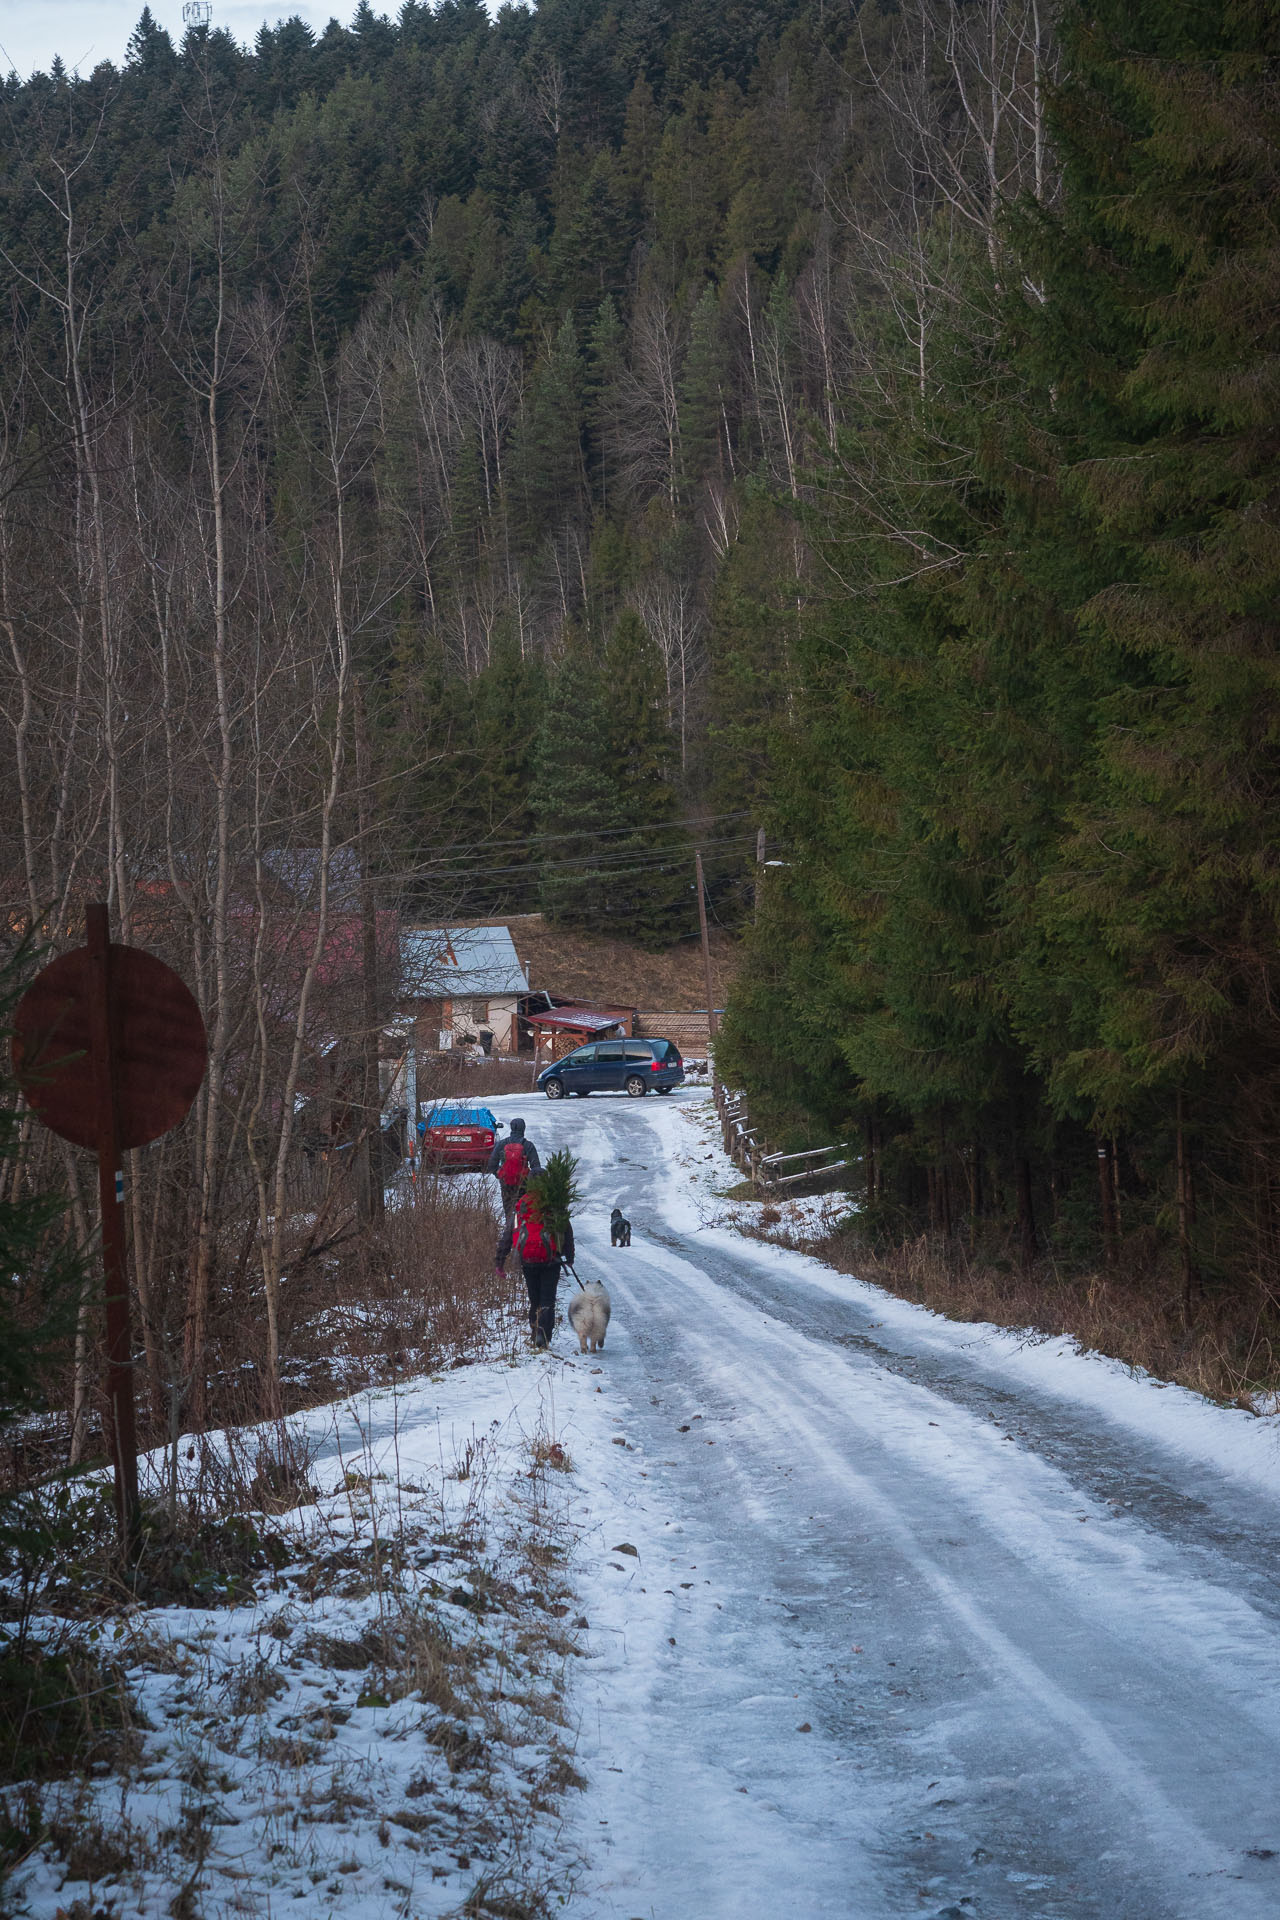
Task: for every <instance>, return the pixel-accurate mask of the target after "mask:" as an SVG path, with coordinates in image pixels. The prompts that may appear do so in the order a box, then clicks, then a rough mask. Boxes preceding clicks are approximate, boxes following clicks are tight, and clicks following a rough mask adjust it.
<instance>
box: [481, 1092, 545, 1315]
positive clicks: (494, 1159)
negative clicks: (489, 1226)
mask: <svg viewBox="0 0 1280 1920" xmlns="http://www.w3.org/2000/svg"><path fill="white" fill-rule="evenodd" d="M541 1171H542V1163H541V1162H540V1160H539V1159H538V1149H537V1148H536V1147H535V1146H534V1144H533V1142H532V1140H526V1139H525V1137H524V1121H523V1120H513V1121H512V1122H511V1137H510V1138H509V1139H507V1140H497V1141H495V1142H494V1148H493V1152H492V1153H491V1154H490V1155H489V1161H488V1165H487V1166H486V1168H485V1172H486V1173H496V1174H497V1176H498V1191H499V1193H500V1194H501V1195H502V1236H501V1238H500V1239H499V1241H498V1251H497V1255H496V1257H495V1260H494V1271H495V1272H496V1273H497V1274H498V1275H499V1276H500V1277H502V1278H504V1279H505V1277H506V1272H507V1255H508V1254H509V1253H510V1251H511V1235H512V1232H513V1228H514V1222H515V1212H516V1202H517V1201H518V1200H519V1198H520V1195H521V1194H522V1193H523V1192H524V1190H525V1187H526V1186H527V1185H528V1183H529V1181H530V1180H531V1179H532V1178H533V1176H534V1175H535V1174H537V1173H540V1172H541Z"/></svg>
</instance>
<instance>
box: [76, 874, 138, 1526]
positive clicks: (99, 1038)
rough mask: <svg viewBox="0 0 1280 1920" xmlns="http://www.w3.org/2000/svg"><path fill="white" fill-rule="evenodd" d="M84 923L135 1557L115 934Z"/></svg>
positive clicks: (115, 1418) (112, 1423)
mask: <svg viewBox="0 0 1280 1920" xmlns="http://www.w3.org/2000/svg"><path fill="white" fill-rule="evenodd" d="M86 919H87V923H88V925H87V931H88V935H89V944H88V948H87V958H88V963H89V964H88V969H87V972H88V982H87V984H88V1000H89V1034H90V1053H91V1057H92V1067H93V1114H94V1132H95V1133H96V1135H97V1143H96V1144H97V1149H98V1208H99V1212H100V1215H101V1218H102V1272H103V1279H104V1281H105V1283H106V1286H105V1296H104V1299H105V1306H106V1322H107V1414H108V1433H107V1439H108V1442H109V1444H110V1447H111V1458H112V1464H113V1465H114V1467H115V1476H116V1520H117V1523H118V1525H119V1528H120V1542H121V1545H122V1546H123V1547H124V1549H125V1552H126V1553H127V1554H128V1555H129V1556H130V1558H132V1557H133V1555H134V1554H135V1553H136V1551H137V1547H138V1442H137V1433H136V1421H135V1416H134V1401H133V1342H132V1340H131V1338H130V1332H129V1270H128V1267H127V1266H126V1264H125V1236H124V1168H123V1165H122V1161H123V1158H124V1154H123V1149H122V1147H121V1145H120V1121H119V1116H118V1114H117V1112H116V1045H115V1036H114V1035H113V1033H112V1031H111V1029H112V1013H113V1011H114V1009H113V1006H112V998H111V935H110V932H109V930H108V926H107V909H106V907H105V905H101V904H99V905H95V906H91V907H90V908H89V909H88V911H87V914H86Z"/></svg>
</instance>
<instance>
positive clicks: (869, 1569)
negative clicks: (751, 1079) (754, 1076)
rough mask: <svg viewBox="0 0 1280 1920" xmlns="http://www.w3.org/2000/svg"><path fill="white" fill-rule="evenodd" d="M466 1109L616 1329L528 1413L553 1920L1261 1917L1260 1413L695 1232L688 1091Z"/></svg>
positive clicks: (1273, 1602)
mask: <svg viewBox="0 0 1280 1920" xmlns="http://www.w3.org/2000/svg"><path fill="white" fill-rule="evenodd" d="M503 1104H504V1105H505V1106H506V1107H507V1108H509V1110H510V1111H511V1112H515V1111H517V1110H522V1111H524V1113H525V1115H526V1118H527V1119H528V1122H529V1131H530V1134H531V1136H532V1137H533V1139H534V1140H535V1142H536V1143H537V1144H538V1145H539V1147H540V1148H549V1147H554V1146H557V1145H560V1144H568V1145H570V1146H572V1147H573V1149H574V1151H575V1152H576V1153H578V1154H579V1155H580V1156H581V1159H582V1163H583V1178H584V1184H585V1185H586V1186H587V1190H588V1193H589V1196H590V1197H589V1201H588V1204H587V1205H586V1207H585V1208H584V1209H583V1212H582V1216H581V1224H580V1229H579V1233H578V1243H579V1246H580V1248H581V1253H582V1257H581V1259H580V1260H579V1266H580V1268H581V1270H582V1272H583V1274H584V1276H586V1275H587V1274H588V1273H592V1274H596V1275H599V1276H603V1277H605V1278H606V1279H607V1282H608V1285H609V1287H610V1290H611V1293H612V1296H613V1302H614V1318H613V1324H612V1327H611V1330H610V1336H609V1344H608V1348H607V1351H606V1354H605V1356H604V1366H603V1370H602V1375H601V1377H600V1379H599V1380H593V1378H592V1376H591V1374H590V1373H589V1372H587V1373H585V1374H584V1372H583V1369H582V1367H581V1366H575V1368H574V1369H573V1371H572V1373H569V1372H568V1371H566V1372H564V1373H563V1374H562V1375H561V1378H560V1381H559V1384H558V1386H557V1388H556V1394H557V1399H556V1417H557V1421H558V1431H559V1433H560V1434H561V1435H562V1437H563V1439H564V1442H565V1444H566V1445H567V1446H568V1448H569V1450H570V1451H571V1453H572V1454H573V1457H574V1459H575V1461H576V1462H577V1463H578V1472H577V1474H576V1476H575V1480H574V1485H575V1487H576V1489H577V1500H578V1513H579V1518H580V1523H581V1526H582V1528H583V1546H582V1550H581V1555H580V1571H579V1575H578V1593H579V1597H580V1599H581V1600H582V1602H583V1606H584V1612H585V1614H586V1616H587V1617H588V1618H589V1619H590V1621H591V1631H590V1633H589V1635H588V1637H587V1643H588V1650H589V1655H590V1657H589V1659H588V1660H587V1661H586V1662H584V1663H582V1664H581V1665H579V1666H577V1667H575V1672H574V1678H575V1680H576V1683H577V1685H576V1699H577V1701H578V1706H579V1713H580V1734H579V1742H578V1749H577V1756H576V1763H577V1765H578V1766H579V1767H580V1768H581V1770H582V1771H583V1772H584V1773H585V1774H586V1775H587V1776H588V1778H589V1780H590V1787H589V1789H588V1791H587V1793H586V1794H585V1795H582V1796H577V1795H574V1796H571V1797H570V1799H569V1801H568V1802H567V1811H568V1813H569V1815H570V1817H571V1818H572V1819H573V1820H574V1822H575V1827H574V1839H575V1840H576V1842H577V1843H578V1845H579V1846H580V1847H581V1849H582V1850H583V1852H584V1853H585V1854H586V1855H587V1856H588V1858H589V1860H590V1862H591V1864H590V1868H589V1871H588V1873H587V1874H586V1876H585V1878H584V1880H583V1882H582V1884H581V1887H580V1889H579V1891H578V1893H577V1895H576V1897H575V1901H574V1910H575V1911H576V1912H579V1913H580V1914H582V1915H583V1916H584V1920H588V1916H589V1917H590V1920H606V1916H607V1917H608V1920H615V1917H618V1920H632V1917H633V1916H640V1915H644V1916H653V1917H654V1920H683V1916H688V1915H697V1916H698V1917H699V1920H718V1917H719V1916H724V1917H725V1920H728V1917H729V1916H734V1917H735V1920H742V1917H743V1916H750V1917H751V1920H754V1917H755V1916H760V1920H765V1917H766V1916H769V1917H772V1916H775V1915H781V1914H784V1913H785V1914H791V1915H795V1916H798V1917H800V1920H809V1917H810V1916H813V1917H815V1920H816V1916H818V1915H826V1914H831V1915H836V1914H839V1915H846V1916H860V1917H865V1920H881V1916H889V1915H896V1914H903V1913H905V1914H920V1915H950V1916H959V1915H966V1916H981V1917H982V1920H1013V1916H1028V1917H1030V1916H1036V1917H1037V1920H1040V1917H1043V1920H1049V1917H1050V1916H1054V1917H1055V1920H1059V1917H1062V1920H1065V1917H1066V1916H1083V1915H1098V1916H1105V1917H1106V1920H1120V1917H1121V1916H1123V1917H1124V1920H1165V1916H1168V1917H1169V1920H1172V1917H1173V1916H1186V1917H1187V1920H1191V1916H1196V1917H1197V1920H1201V1917H1202V1916H1209V1915H1222V1916H1227V1915H1230V1916H1242V1917H1243V1916H1253V1915H1257V1916H1262V1915H1268V1916H1274V1915H1275V1914H1277V1913H1278V1912H1280V1803H1278V1800H1277V1786H1278V1785H1280V1590H1278V1589H1277V1584H1276V1579H1275V1569H1276V1556H1275V1541H1276V1531H1277V1522H1278V1521H1280V1511H1278V1506H1280V1502H1278V1498H1277V1496H1278V1495H1280V1428H1278V1424H1277V1423H1276V1422H1275V1421H1272V1420H1258V1419H1255V1418H1254V1417H1252V1416H1251V1415H1249V1414H1247V1413H1243V1412H1238V1411H1234V1410H1232V1411H1228V1410H1223V1409H1220V1408H1217V1407H1213V1406H1209V1405H1206V1404H1205V1403H1204V1402H1202V1401H1199V1400H1198V1399H1196V1397H1195V1396H1193V1395H1191V1394H1189V1393H1186V1392H1185V1391H1183V1390H1181V1389H1178V1388H1173V1387H1169V1388H1162V1387H1161V1386H1160V1385H1159V1384H1158V1383H1155V1382H1152V1381H1150V1380H1145V1379H1141V1378H1134V1377H1132V1376H1131V1375H1130V1374H1129V1373H1128V1372H1127V1371H1126V1370H1125V1369H1124V1368H1123V1367H1120V1366H1118V1365H1116V1364H1115V1363H1112V1362H1109V1361H1105V1360H1100V1359H1097V1358H1092V1357H1087V1356H1083V1355H1080V1354H1078V1353H1076V1352H1074V1351H1073V1350H1072V1349H1071V1348H1070V1346H1069V1344H1068V1343H1065V1342H1061V1341H1053V1342H1047V1341H1039V1342H1037V1341H1028V1340H1026V1339H1024V1338H1019V1337H1018V1336H1016V1335H1013V1334H1009V1333H1007V1332H1002V1331H999V1330H996V1329H992V1328H977V1327H973V1326H968V1325H960V1324H956V1323H952V1322H948V1321H946V1320H944V1319H941V1318H940V1317H938V1316H936V1315H933V1314H931V1313H929V1312H927V1311H925V1310H923V1309H920V1308H916V1307H913V1306H910V1305H908V1304H906V1303H904V1302H901V1301H897V1300H894V1299H892V1298H890V1297H888V1296H886V1295H885V1294H884V1293H882V1292H880V1291H879V1290H877V1289H875V1288H873V1287H870V1286H866V1285H863V1284H861V1283H859V1282H858V1281H856V1280H852V1279H849V1278H847V1277H845V1276H843V1275H839V1274H836V1273H833V1272H831V1271H830V1270H828V1269H824V1268H823V1267H821V1266H820V1265H819V1264H818V1263H817V1262H815V1261H813V1260H811V1259H809V1258H807V1257H805V1256H803V1255H800V1254H797V1253H793V1252H788V1251H783V1250H782V1249H779V1248H775V1247H771V1246H768V1245H765V1244H762V1243H759V1242H755V1241H745V1240H743V1239H742V1238H741V1236H739V1235H737V1234H735V1233H734V1232H733V1231H732V1230H730V1229H727V1228H725V1227H717V1226H715V1225H713V1224H709V1223H711V1222H712V1221H714V1220H715V1219H716V1218H717V1216H719V1215H722V1214H723V1211H724V1207H723V1202H722V1201H721V1200H720V1199H719V1198H718V1193H723V1192H724V1190H725V1189H727V1188H728V1187H730V1186H731V1185H733V1184H735V1183H736V1179H737V1175H736V1173H735V1171H734V1170H733V1168H732V1167H731V1165H730V1163H729V1162H728V1160H727V1159H726V1158H725V1156H724V1155H723V1154H722V1152H721V1151H720V1147H719V1140H718V1135H717V1133H716V1130H715V1123H714V1114H713V1111H712V1109H711V1107H710V1105H709V1103H708V1102H706V1101H704V1100H697V1101H695V1100H693V1099H691V1098H689V1099H686V1100H684V1101H675V1100H662V1101H659V1100H656V1099H649V1100H645V1101H643V1102H637V1101H628V1100H627V1099H626V1098H625V1097H608V1096H603V1097H602V1096H594V1097H593V1098H591V1099H590V1100H587V1101H578V1102H574V1103H572V1104H570V1103H565V1104H563V1105H559V1106H552V1105H547V1106H545V1107H538V1106H535V1105H533V1104H532V1103H529V1102H526V1103H524V1105H523V1107H522V1106H521V1103H520V1102H518V1101H512V1102H506V1103H503ZM614 1204H620V1205H621V1206H622V1208H623V1210H624V1212H626V1214H627V1215H628V1217H629V1218H630V1219H631V1221H632V1223H633V1233H634V1238H633V1243H632V1246H631V1247H630V1248H629V1249H627V1250H621V1249H619V1250H617V1251H611V1249H610V1247H609V1244H608V1213H609V1208H610V1207H611V1206H612V1205H614ZM563 1337H564V1336H562V1339H563ZM587 1385H591V1386H600V1387H601V1389H602V1391H601V1392H600V1393H599V1394H598V1395H596V1394H592V1393H587V1394H585V1395H584V1393H583V1388H584V1386H587ZM602 1412H603V1413H606V1415H607V1418H606V1421H605V1424H606V1425H610V1424H611V1425H613V1427H614V1431H613V1433H612V1434H611V1435H610V1436H609V1438H611V1439H612V1440H613V1441H614V1442H615V1443H616V1442H617V1441H619V1440H621V1441H623V1442H625V1444H624V1445H621V1446H619V1445H616V1444H615V1445H614V1446H612V1447H610V1448H608V1449H606V1448H605V1447H604V1446H602V1445H601V1444H600V1442H601V1431H600V1430H601V1424H602ZM619 1544H623V1545H629V1546H632V1547H634V1548H635V1549H636V1553H635V1554H634V1556H633V1555H631V1554H624V1553H621V1552H618V1551H615V1550H613V1549H616V1548H617V1546H618V1545H619Z"/></svg>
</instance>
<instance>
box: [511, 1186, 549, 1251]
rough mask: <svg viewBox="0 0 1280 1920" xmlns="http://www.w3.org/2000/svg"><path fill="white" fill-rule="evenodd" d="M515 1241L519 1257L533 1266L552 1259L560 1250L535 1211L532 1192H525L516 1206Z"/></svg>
mask: <svg viewBox="0 0 1280 1920" xmlns="http://www.w3.org/2000/svg"><path fill="white" fill-rule="evenodd" d="M515 1241H516V1251H517V1252H518V1253H519V1255H520V1258H521V1259H522V1260H527V1261H528V1262H529V1264H530V1265H531V1266H535V1267H536V1266H540V1265H545V1264H546V1263H547V1261H549V1260H554V1259H555V1257H556V1254H557V1253H558V1252H559V1251H560V1249H559V1248H558V1247H557V1245H556V1238H555V1235H554V1234H553V1233H552V1231H551V1228H550V1227H549V1226H548V1225H547V1223H546V1221H545V1220H544V1219H543V1218H542V1217H541V1215H540V1214H539V1213H538V1212H537V1209H536V1207H535V1205H534V1200H533V1195H532V1194H528V1193H526V1194H525V1196H524V1198H523V1200H521V1202H520V1204H519V1206H518V1207H517V1208H516V1232H515Z"/></svg>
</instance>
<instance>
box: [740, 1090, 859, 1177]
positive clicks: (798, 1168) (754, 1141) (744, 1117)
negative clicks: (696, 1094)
mask: <svg viewBox="0 0 1280 1920" xmlns="http://www.w3.org/2000/svg"><path fill="white" fill-rule="evenodd" d="M714 1096H715V1103H716V1112H717V1113H718V1114H719V1116H720V1132H721V1135H722V1136H723V1139H724V1149H725V1152H726V1153H727V1154H728V1155H729V1158H730V1159H731V1160H732V1161H733V1164H734V1165H735V1166H736V1167H737V1168H738V1169H739V1170H740V1171H741V1172H742V1173H745V1174H746V1176H747V1178H748V1179H749V1180H750V1182H751V1184H752V1186H753V1187H754V1188H755V1191H756V1193H757V1194H760V1195H766V1194H773V1193H782V1192H785V1190H786V1189H787V1188H788V1187H793V1186H798V1185H800V1184H801V1183H802V1182H803V1181H806V1180H818V1179H825V1178H826V1176H827V1175H828V1174H838V1173H841V1172H843V1171H844V1169H845V1168H846V1167H852V1166H853V1165H854V1161H853V1160H852V1159H851V1158H849V1157H848V1156H849V1155H850V1152H851V1149H852V1145H853V1143H852V1142H851V1141H848V1140H844V1141H841V1142H840V1143H839V1145H837V1146H831V1147H813V1148H811V1149H810V1150H809V1151H808V1152H806V1153H772V1152H770V1150H769V1145H768V1142H767V1141H765V1140H762V1139H761V1138H760V1135H759V1134H758V1132H757V1130H756V1129H755V1128H754V1127H753V1126H752V1124H751V1116H750V1115H749V1114H748V1112H747V1106H746V1101H745V1099H744V1097H743V1095H742V1094H740V1093H733V1092H731V1091H730V1089H729V1088H728V1087H725V1086H722V1085H721V1084H720V1082H719V1081H718V1080H717V1081H716V1082H715V1086H714ZM833 1154H834V1155H836V1156H837V1157H836V1158H834V1159H832V1158H831V1156H832V1155H833ZM784 1167H787V1168H790V1169H791V1171H790V1172H785V1173H784V1172H783V1171H781V1169H783V1168H784Z"/></svg>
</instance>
